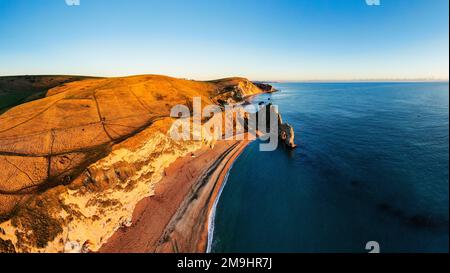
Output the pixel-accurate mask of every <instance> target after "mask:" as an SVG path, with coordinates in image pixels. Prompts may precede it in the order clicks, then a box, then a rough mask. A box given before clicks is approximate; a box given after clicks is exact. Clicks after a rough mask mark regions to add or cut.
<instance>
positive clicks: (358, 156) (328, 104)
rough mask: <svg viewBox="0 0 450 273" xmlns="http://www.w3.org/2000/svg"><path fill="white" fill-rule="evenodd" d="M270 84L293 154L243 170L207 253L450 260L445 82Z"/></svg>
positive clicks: (220, 211)
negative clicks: (373, 253) (372, 247)
mask: <svg viewBox="0 0 450 273" xmlns="http://www.w3.org/2000/svg"><path fill="white" fill-rule="evenodd" d="M274 85H275V87H276V88H277V89H280V90H281V92H278V93H274V94H264V95H261V96H259V97H257V98H256V99H255V100H256V102H259V101H268V99H269V98H270V101H271V102H272V103H273V104H275V105H278V106H279V111H280V113H282V115H283V119H284V121H285V122H286V121H287V122H288V123H290V124H291V125H293V126H294V128H295V134H296V143H297V144H298V148H297V149H296V150H294V151H289V150H287V149H286V148H284V147H283V146H280V147H279V148H278V149H277V150H276V151H273V152H260V151H259V149H258V148H259V143H258V141H255V142H253V143H252V144H250V145H249V146H248V147H247V148H246V150H245V151H244V152H243V153H242V154H241V156H240V157H239V158H238V159H237V160H236V162H235V163H234V165H233V167H232V169H231V170H230V173H229V177H228V180H227V183H226V185H225V186H224V188H223V191H222V194H221V196H220V199H219V201H218V204H217V209H216V213H215V218H214V231H213V232H212V235H213V237H212V238H213V239H212V245H211V251H212V252H367V250H366V249H365V246H366V243H367V242H369V241H376V242H378V243H379V245H380V250H381V252H448V250H449V245H448V243H449V200H448V198H449V191H448V188H449V183H448V182H449V180H448V178H449V177H448V176H449V165H448V164H449V85H448V83H279V84H274ZM210 236H211V234H210Z"/></svg>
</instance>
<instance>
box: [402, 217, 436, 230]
mask: <svg viewBox="0 0 450 273" xmlns="http://www.w3.org/2000/svg"><path fill="white" fill-rule="evenodd" d="M408 223H409V224H410V225H412V226H414V227H417V228H436V227H438V223H437V222H436V221H434V220H433V219H432V218H431V217H427V216H424V215H421V214H416V215H414V216H412V217H410V218H409V219H408Z"/></svg>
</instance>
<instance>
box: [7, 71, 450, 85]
mask: <svg viewBox="0 0 450 273" xmlns="http://www.w3.org/2000/svg"><path fill="white" fill-rule="evenodd" d="M145 75H160V76H167V77H173V78H179V79H188V80H196V79H195V78H192V77H179V76H171V75H163V74H155V73H147V74H126V75H121V76H104V75H103V76H102V75H84V74H20V75H17V74H16V75H0V78H2V77H26V76H36V77H39V76H40V77H42V76H47V77H48V76H55V77H56V76H71V77H91V78H122V77H132V76H145ZM230 77H243V78H247V77H245V76H220V77H218V78H217V77H216V78H211V79H207V80H197V81H209V80H216V79H223V78H230ZM247 79H249V80H250V81H252V82H266V83H294V82H304V83H326V82H329V83H332V82H355V83H357V82H361V83H363V82H368V83H369V82H449V78H429V77H428V78H427V77H423V78H396V79H393V78H374V79H370V78H369V79H293V80H275V79H270V80H269V79H265V80H262V79H257V80H253V79H250V78H247Z"/></svg>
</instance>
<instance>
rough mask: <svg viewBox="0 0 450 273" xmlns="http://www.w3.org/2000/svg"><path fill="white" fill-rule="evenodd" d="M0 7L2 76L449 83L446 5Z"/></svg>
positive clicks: (409, 0) (393, 0)
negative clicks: (427, 80) (436, 80)
mask: <svg viewBox="0 0 450 273" xmlns="http://www.w3.org/2000/svg"><path fill="white" fill-rule="evenodd" d="M380 1H381V5H380V6H368V5H366V2H365V0H303V1H302V0H291V1H287V0H278V1H277V0H270V1H264V0H240V1H237V0H223V1H220V0H205V1H194V0H192V1H191V0H183V1H172V0H164V1H162V0H160V1H151V0H81V5H80V6H67V5H66V3H65V0H33V1H30V0H0V75H20V74H83V75H102V76H121V75H132V74H149V73H151V74H165V75H171V76H176V77H186V78H195V79H211V78H219V77H226V76H244V77H248V78H250V79H254V80H344V79H347V80H350V79H396V78H402V79H404V78H408V79H413V78H444V79H447V78H448V73H449V72H448V71H449V62H448V58H449V56H448V50H449V29H448V20H449V13H448V10H449V2H448V0H380Z"/></svg>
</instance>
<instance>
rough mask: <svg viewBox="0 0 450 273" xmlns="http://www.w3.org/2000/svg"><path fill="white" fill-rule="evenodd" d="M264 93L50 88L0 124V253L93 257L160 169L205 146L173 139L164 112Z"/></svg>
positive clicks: (88, 84) (89, 84)
mask: <svg viewBox="0 0 450 273" xmlns="http://www.w3.org/2000/svg"><path fill="white" fill-rule="evenodd" d="M231 89H233V90H238V93H239V94H240V95H239V96H241V97H243V96H246V95H247V94H253V93H256V92H262V91H261V90H259V89H258V88H257V87H255V86H254V85H253V84H251V82H249V81H247V80H244V79H240V78H231V79H225V80H218V81H213V82H197V81H188V80H180V79H174V78H169V77H164V76H155V75H149V76H139V77H128V78H111V79H91V80H85V81H82V82H73V83H68V84H65V85H63V86H60V87H56V88H54V89H52V90H50V91H49V92H48V94H47V97H46V98H44V99H41V100H37V101H33V102H30V103H26V104H23V105H20V106H17V107H15V108H13V109H11V110H9V111H7V112H6V113H4V114H3V115H1V116H0V168H2V169H3V170H4V171H3V172H1V173H0V204H1V207H0V217H1V218H0V252H14V251H17V252H83V251H88V250H89V251H95V250H97V249H98V248H99V247H100V246H101V245H102V243H104V242H105V240H107V239H108V237H109V236H110V235H111V234H112V233H113V232H114V231H115V230H117V229H118V228H120V227H121V226H127V225H129V224H130V219H131V214H132V211H133V209H134V206H135V205H136V203H137V202H138V201H139V200H141V199H142V198H144V197H146V196H150V195H152V191H153V188H154V186H155V185H156V183H158V181H160V179H161V177H162V176H163V175H164V169H165V168H166V167H167V166H168V165H169V164H170V163H172V162H174V161H175V160H176V159H177V158H179V157H181V156H184V155H187V154H189V153H191V152H193V151H196V150H198V149H200V148H201V147H202V145H207V146H211V145H212V143H210V142H211V141H213V140H211V139H208V140H203V141H180V142H177V141H173V140H172V138H170V132H169V130H170V125H171V124H172V120H171V119H170V118H169V117H168V115H169V113H170V109H171V107H172V106H174V105H176V104H188V103H189V100H191V99H192V97H194V96H199V97H201V98H202V102H203V103H204V104H205V105H207V104H212V103H214V102H216V101H217V99H216V97H218V96H224V97H225V98H226V97H228V98H229V97H232V96H234V95H232V94H231V93H230V92H228V91H226V90H231Z"/></svg>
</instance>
